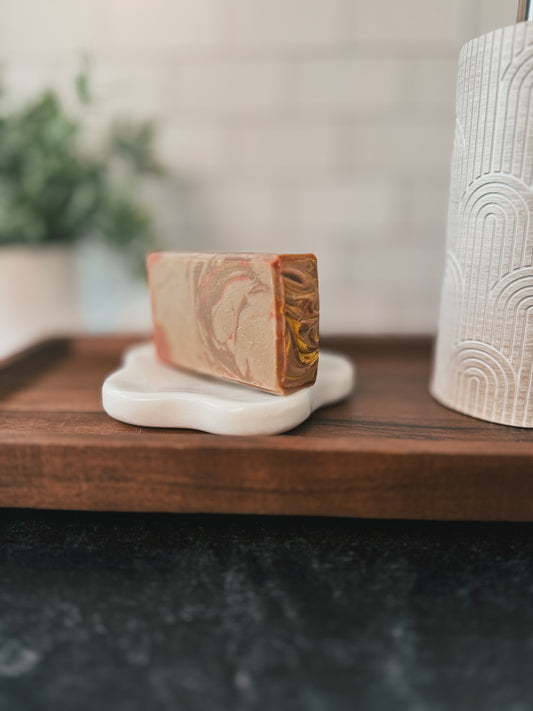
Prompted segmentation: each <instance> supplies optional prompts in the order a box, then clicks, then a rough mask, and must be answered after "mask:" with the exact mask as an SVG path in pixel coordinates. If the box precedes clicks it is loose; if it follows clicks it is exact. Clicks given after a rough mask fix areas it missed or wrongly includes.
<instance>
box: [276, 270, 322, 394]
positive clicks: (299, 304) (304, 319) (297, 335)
mask: <svg viewBox="0 0 533 711" xmlns="http://www.w3.org/2000/svg"><path fill="white" fill-rule="evenodd" d="M281 277H282V282H283V292H284V301H285V323H286V329H285V354H286V358H287V361H286V368H285V372H284V374H283V377H282V384H283V386H284V387H285V388H295V387H299V386H301V385H302V384H309V381H310V379H312V380H314V379H315V378H316V370H317V367H318V341H319V299H318V275H317V267H316V259H315V258H314V257H305V258H295V259H292V260H287V261H285V262H284V263H283V266H282V270H281ZM310 371H312V372H313V376H312V377H311V376H310Z"/></svg>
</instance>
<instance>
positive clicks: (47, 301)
mask: <svg viewBox="0 0 533 711" xmlns="http://www.w3.org/2000/svg"><path fill="white" fill-rule="evenodd" d="M77 327H78V304H77V290H76V278H75V269H74V256H73V250H72V249H71V248H70V247H56V246H53V247H34V246H18V245H17V246H4V247H0V359H5V358H8V357H9V356H11V355H13V353H15V352H17V351H19V350H21V349H23V348H26V347H27V346H29V345H31V344H32V343H35V342H37V341H39V340H42V339H44V338H48V337H52V336H61V335H67V334H68V333H71V332H73V331H74V330H76V329H77Z"/></svg>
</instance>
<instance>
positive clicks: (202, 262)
mask: <svg viewBox="0 0 533 711" xmlns="http://www.w3.org/2000/svg"><path fill="white" fill-rule="evenodd" d="M147 267H148V283H149V287H150V297H151V302H152V320H153V339H154V343H155V347H156V350H157V354H158V356H159V358H160V359H161V360H162V361H164V362H166V363H169V364H171V365H174V366H177V367H180V368H184V369H187V370H190V371H194V372H196V373H202V374H205V375H210V376H215V377H218V378H224V379H226V380H230V381H234V382H237V383H242V384H245V385H250V386H252V387H255V388H260V389H261V390H266V391H268V392H271V393H277V394H281V395H286V394H289V393H291V392H294V391H296V390H299V389H300V388H303V387H307V386H309V385H312V384H313V383H314V381H315V379H316V374H317V367H318V331H319V297H318V275H317V262H316V257H315V256H314V255H313V254H253V253H237V254H235V253H207V252H197V253H179V252H178V253H174V252H154V253H152V254H150V255H148V260H147Z"/></svg>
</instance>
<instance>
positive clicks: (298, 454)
mask: <svg viewBox="0 0 533 711" xmlns="http://www.w3.org/2000/svg"><path fill="white" fill-rule="evenodd" d="M132 342H133V339H125V338H77V339H72V340H56V341H52V342H49V343H46V344H43V345H42V346H41V347H40V348H37V349H33V350H31V351H29V352H27V353H25V354H23V355H22V356H21V357H20V358H19V359H18V360H16V361H13V362H11V363H10V364H7V365H5V366H4V367H3V368H2V369H0V505H1V506H14V507H35V508H62V509H89V510H117V511H119V510H120V511H174V512H199V511H202V512H219V513H225V512H238V513H266V514H274V513H281V514H313V515H334V516H359V517H376V518H382V517H386V518H418V519H465V520H469V519H470V520H533V431H531V430H525V429H518V428H509V427H505V426H501V425H491V424H488V423H485V422H481V421H479V420H475V419H471V418H468V417H465V416H463V415H459V414H458V413H455V412H452V411H451V410H447V409H445V408H443V407H441V406H440V405H439V404H437V403H436V402H435V401H433V400H432V398H431V397H430V395H429V393H428V388H427V385H428V380H429V375H430V361H431V343H430V341H429V340H428V339H424V338H411V339H394V338H381V339H371V338H338V339H331V338H330V339H329V341H327V342H326V343H325V346H326V347H330V348H335V349H336V350H340V351H343V352H344V353H346V354H348V355H349V356H351V357H352V358H353V359H354V361H355V363H356V366H357V371H358V383H357V388H356V391H355V393H354V394H353V396H352V397H351V398H349V399H348V400H346V401H345V402H343V403H340V404H338V405H334V406H330V407H325V408H323V409H321V410H319V411H317V412H316V413H314V414H313V415H312V416H311V418H310V419H309V420H307V422H305V423H304V424H302V425H301V426H300V427H298V428H296V429H294V430H292V431H291V432H288V433H286V434H284V435H278V436H276V437H222V436H216V435H209V434H205V433H201V432H193V431H190V430H165V429H152V428H139V427H133V426H130V425H126V424H123V423H120V422H117V421H115V420H113V419H111V418H109V417H108V416H107V415H106V414H105V413H104V412H103V410H102V407H101V396H100V389H101V385H102V382H103V380H104V378H105V376H106V375H107V374H108V373H110V372H111V371H112V370H114V369H115V368H116V367H117V366H118V364H119V362H120V358H121V354H122V352H123V350H124V348H125V347H126V346H127V345H129V344H131V343H132Z"/></svg>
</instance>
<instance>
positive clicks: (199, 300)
mask: <svg viewBox="0 0 533 711" xmlns="http://www.w3.org/2000/svg"><path fill="white" fill-rule="evenodd" d="M192 279H193V283H194V288H195V294H196V298H195V311H196V319H197V326H198V332H199V335H200V338H201V340H202V344H203V348H204V352H205V354H206V357H207V360H208V362H209V365H210V367H211V368H212V369H213V371H214V372H217V373H219V374H220V375H222V376H225V377H231V378H236V379H238V380H244V381H249V380H250V379H252V373H251V372H250V366H249V363H248V361H247V360H246V359H245V360H244V361H243V359H242V357H241V359H240V361H239V358H238V356H239V352H241V354H242V352H245V351H246V348H242V349H241V348H240V345H241V344H240V341H239V325H240V324H241V323H242V322H243V320H244V319H246V318H247V316H248V313H247V312H248V311H249V309H250V307H251V303H252V300H253V299H255V298H257V296H258V295H259V294H266V296H267V298H270V294H271V288H272V287H271V286H270V287H269V286H268V285H267V284H264V283H263V282H261V280H260V278H259V276H258V274H257V269H255V268H253V266H251V265H250V264H249V263H248V262H247V261H246V260H241V261H229V260H223V261H221V262H203V263H197V264H196V265H195V266H194V269H193V274H192Z"/></svg>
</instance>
